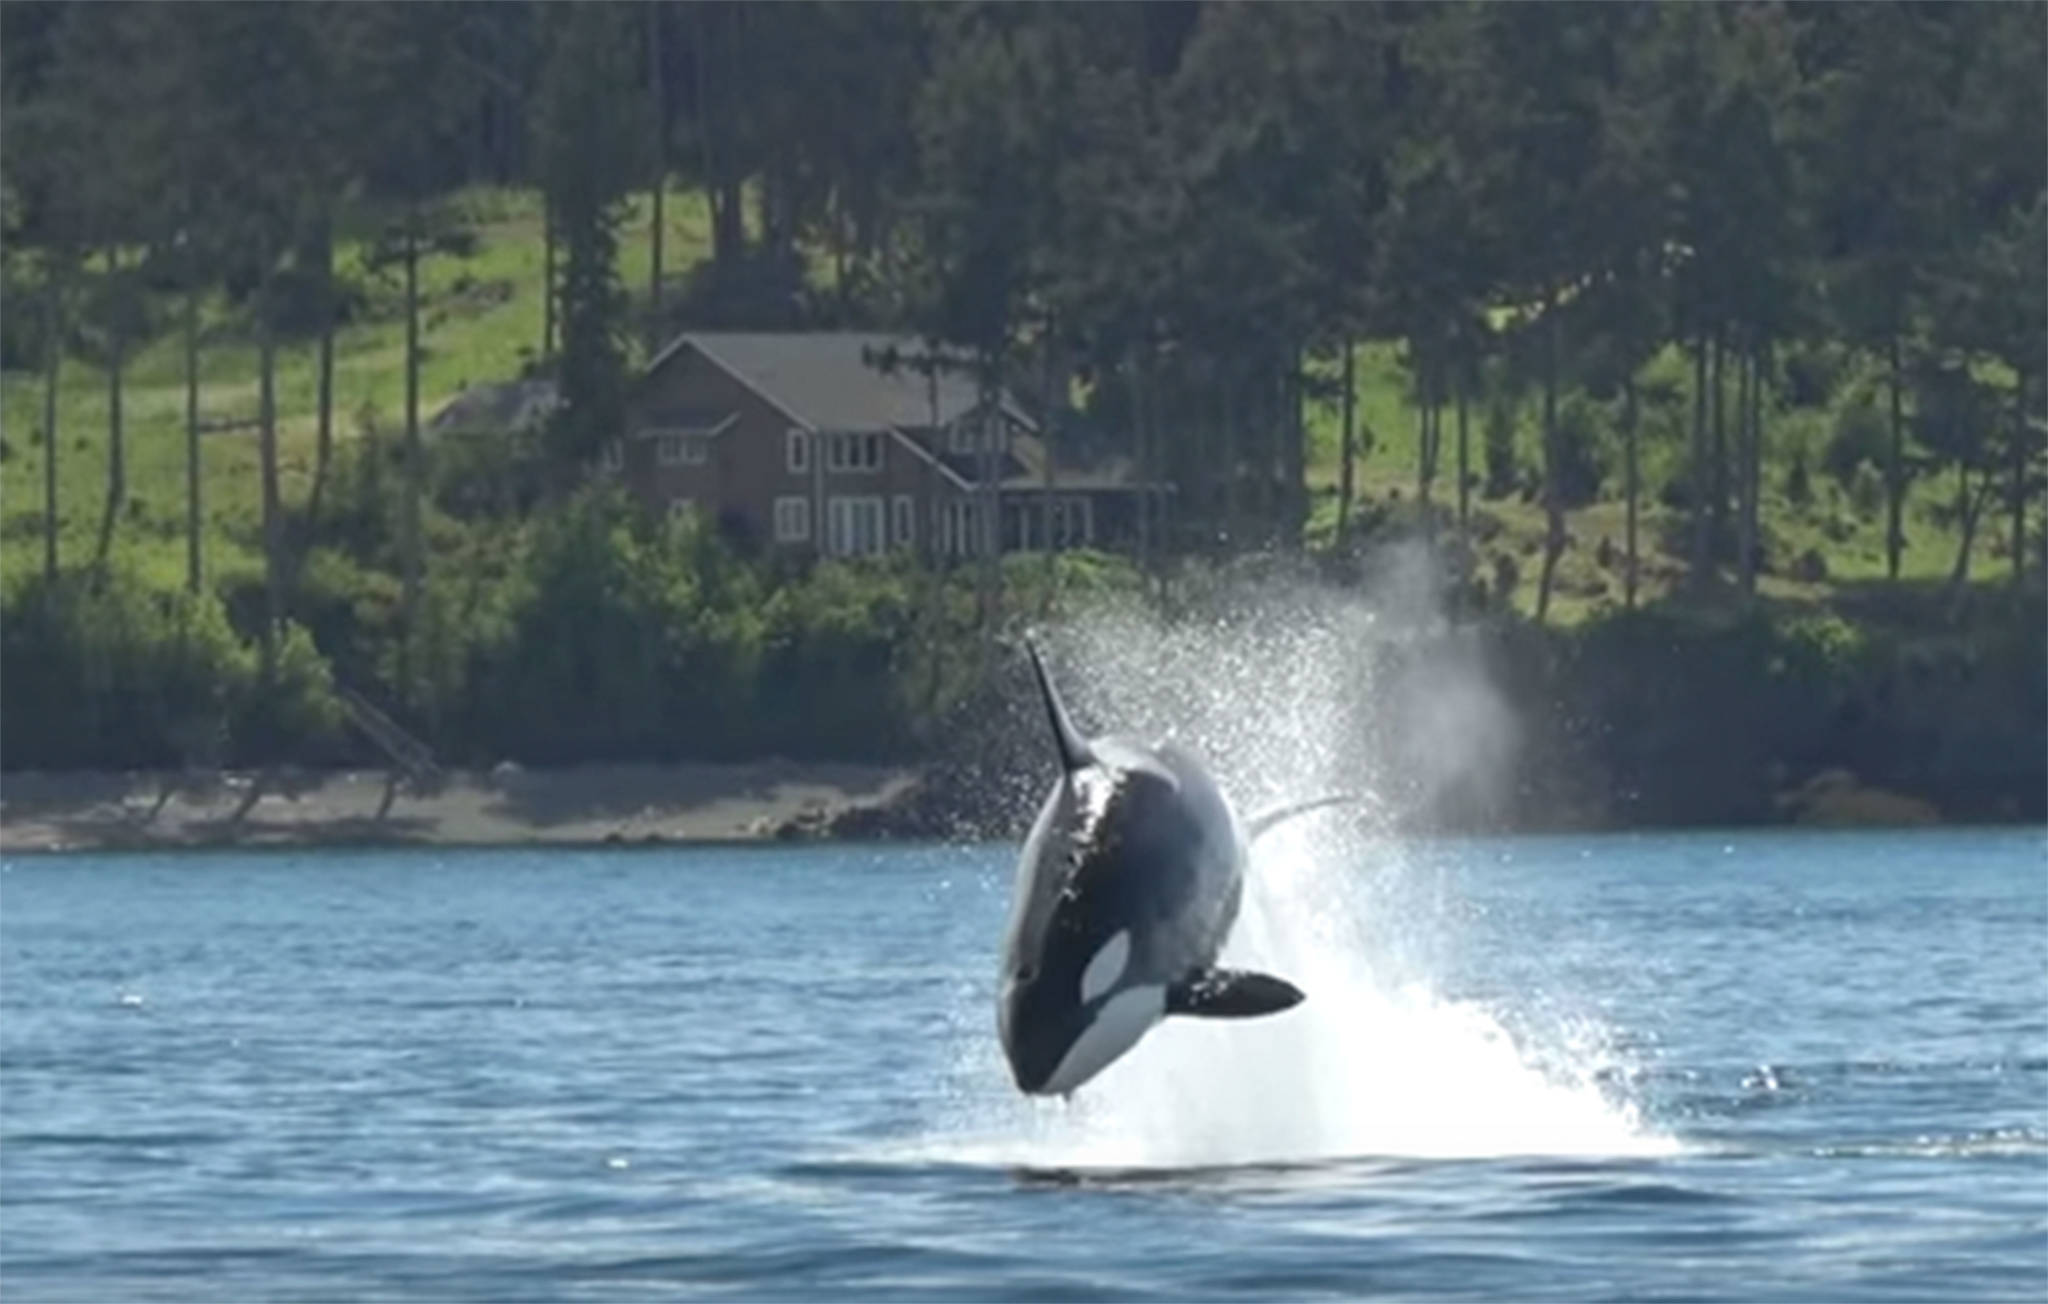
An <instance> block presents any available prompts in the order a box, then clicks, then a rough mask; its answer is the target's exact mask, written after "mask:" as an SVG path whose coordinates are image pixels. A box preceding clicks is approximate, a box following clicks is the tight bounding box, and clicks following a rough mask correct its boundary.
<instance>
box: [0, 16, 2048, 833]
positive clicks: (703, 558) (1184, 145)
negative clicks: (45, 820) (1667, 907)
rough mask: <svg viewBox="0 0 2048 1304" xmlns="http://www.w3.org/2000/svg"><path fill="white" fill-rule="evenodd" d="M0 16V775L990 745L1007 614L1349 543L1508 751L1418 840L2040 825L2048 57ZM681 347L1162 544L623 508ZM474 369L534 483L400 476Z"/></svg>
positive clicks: (576, 23) (930, 754)
mask: <svg viewBox="0 0 2048 1304" xmlns="http://www.w3.org/2000/svg"><path fill="white" fill-rule="evenodd" d="M0 24H4V26H0V56H4V66H0V74H4V82H0V96H4V100H0V251H4V266H0V292H4V302H5V311H4V314H0V367H4V374H0V415H4V438H0V541H4V542H0V581H4V594H0V602H4V606H0V720H4V729H0V765H4V766H5V767H7V768H10V769H19V768H45V769H66V768H91V767H99V768H142V767H162V768H178V767H200V766H217V765H223V764H238V765H250V764H273V763H280V762H291V763H296V764H301V765H332V764H343V763H362V762H365V761H370V762H374V761H375V760H376V758H377V756H378V755H379V753H378V752H377V751H376V749H375V748H374V747H373V746H372V744H371V740H370V738H369V737H368V736H367V735H368V734H372V733H374V732H375V727H374V726H372V727H370V728H369V729H367V730H366V728H365V727H364V724H363V722H364V720H365V719H366V718H368V719H371V720H373V721H375V720H383V721H389V722H396V724H397V725H398V726H400V727H401V728H402V729H403V730H404V731H405V732H406V733H408V734H410V735H412V736H416V737H417V738H419V739H421V740H423V741H424V743H425V745H426V746H427V747H429V748H430V749H431V750H432V752H433V754H434V755H435V756H436V757H438V758H440V759H441V761H442V762H443V763H446V764H473V765H484V766H488V765H490V764H493V763H495V762H496V761H498V760H500V759H505V758H511V759H516V760H518V761H520V762H522V763H531V764H546V763H567V762H574V761H580V760H593V759H624V758H631V759H655V760H674V759H700V758H701V759H733V758H743V757H755V756H766V755H787V756H794V757H819V758H836V759H843V758H856V757H858V758H889V759H921V760H934V761H938V762H941V763H944V762H946V761H947V760H948V759H949V758H952V759H957V758H959V757H962V756H973V757H976V758H978V759H979V760H980V761H982V762H987V761H989V759H990V758H993V757H999V756H1002V755H1007V752H1005V751H1004V750H1003V749H1002V748H1001V747H991V746H990V745H989V734H990V731H991V730H993V729H996V728H998V727H999V726H998V725H997V724H991V723H989V722H991V721H1001V720H1003V719H1006V718H1007V717H1006V716H1004V715H1002V714H1001V713H992V712H990V711H988V710H987V709H985V708H986V706H987V704H988V703H989V702H990V701H991V700H994V699H996V698H1000V697H1003V696H1004V695H1005V694H1008V693H1010V692H1011V690H1012V689H1014V687H1015V680H1014V674H1015V666H1014V665H1013V664H1011V662H1012V661H1013V660H1014V658H1007V659H1006V658H1005V657H1004V656H1003V655H1002V650H1003V648H1004V647H1005V646H1006V644H1007V640H1008V638H1009V637H1010V635H1011V634H1013V633H1014V632H1015V631H1016V630H1017V629H1018V628H1020V627H1021V626H1022V625H1024V624H1026V623H1028V622H1033V621H1042V620H1045V619H1047V618H1048V617H1049V616H1052V615H1054V614H1055V613H1057V612H1059V611H1061V610H1065V609H1070V608H1072V607H1074V606H1075V605H1076V604H1086V603H1089V602H1100V601H1118V602H1135V603H1139V604H1143V605H1147V606H1149V607H1150V608H1151V609H1153V610H1156V611H1163V612H1170V613H1171V612H1178V613H1182V614H1187V613H1199V612H1202V611H1207V610H1213V609H1215V608H1216V607H1217V606H1218V605H1219V604H1221V605H1227V604H1228V603H1229V602H1230V601H1231V599H1230V598H1229V597H1228V596H1227V590H1228V587H1229V585H1228V582H1227V581H1228V579H1229V577H1231V576H1233V575H1244V574H1253V575H1258V576H1266V577H1271V576H1279V575H1284V576H1290V577H1303V578H1304V580H1305V582H1313V583H1315V584H1319V585H1330V586H1336V587H1339V588H1342V587H1345V586H1353V587H1359V586H1364V585H1365V584H1366V582H1367V577H1368V576H1370V575H1371V574H1372V573H1373V571H1374V564H1375V563H1374V559H1375V558H1376V557H1384V556H1385V555H1387V554H1388V552H1389V550H1391V549H1394V548H1397V547H1398V548H1404V549H1412V548H1420V549H1421V550H1422V551H1423V553H1424V554H1425V555H1426V556H1427V557H1428V559H1429V564H1430V574H1431V576H1432V584H1433V585H1434V587H1435V590H1436V594H1437V597H1438V598H1439V599H1440V601H1441V605H1442V609H1443V610H1444V611H1446V612H1447V613H1448V614H1449V616H1450V619H1451V621H1452V622H1453V623H1454V624H1457V625H1460V626H1464V627H1467V628H1469V629H1472V630H1475V631H1477V636H1478V637H1481V638H1482V639H1484V640H1485V642H1486V646H1487V647H1488V649H1489V653H1488V655H1489V656H1490V657H1491V658H1492V659H1493V662H1494V664H1495V665H1496V666H1498V667H1499V670H1498V674H1499V677H1500V678H1501V680H1502V682H1503V683H1505V684H1507V685H1508V686H1509V688H1510V692H1511V696H1512V697H1513V699H1514V701H1515V702H1516V703H1517V705H1518V707H1519V708H1521V709H1522V710H1524V712H1525V713H1526V714H1527V716H1528V717H1529V720H1530V727H1529V730H1528V733H1529V737H1530V739H1531V741H1530V744H1529V746H1530V753H1529V754H1530V757H1531V758H1532V759H1531V766H1530V769H1531V773H1532V775H1533V776H1534V777H1533V778H1532V779H1531V781H1530V783H1529V784H1527V785H1525V786H1524V788H1523V789H1522V790H1520V791H1519V792H1517V793H1516V794H1512V795H1511V796H1509V797H1508V798H1504V799H1503V800H1504V801H1505V802H1506V804H1505V805H1504V806H1498V807H1497V808H1489V809H1488V810H1486V811H1478V812H1474V811H1465V812H1462V813H1458V812H1448V813H1443V814H1442V818H1443V819H1444V820H1446V821H1449V822H1452V823H1464V824H1483V823H1497V824H1514V825H1521V826H1528V825H1532V824H1541V823H1545V822H1562V821H1567V820H1570V819H1575V818H1576V819H1581V820H1583V821H1586V822H1610V823H1616V822H1618V823H1627V822H1656V823H1678V822H1705V821H1738V822H1739V821H1754V820H1765V819H1773V818H1779V817H1781V816H1783V814H1784V813H1785V811H1786V810H1787V806H1786V793H1788V792H1794V791H1797V790H1799V789H1800V788H1801V786H1802V785H1808V786H1810V785H1811V784H1812V783H1814V782H1817V781H1821V780H1823V779H1824V778H1825V776H1827V775H1830V774H1833V773H1837V772H1843V771H1846V772H1851V773H1853V774H1854V775H1855V776H1857V777H1858V778H1859V779H1861V780H1862V781H1865V782H1868V783H1872V784H1881V785H1883V786H1885V787H1887V788H1891V789H1895V790H1897V791H1899V792H1903V793H1908V794H1912V795H1914V796H1915V797H1917V798H1924V799H1925V800H1927V801H1928V802H1931V803H1932V804H1933V806H1934V807H1936V808H1938V809H1939V810H1940V811H1941V812H1942V813H1944V814H1948V815H1953V816H1956V817H1959V818H2015V817H2025V818H2031V819H2039V818H2042V817H2043V816H2044V815H2048V769H2044V765H2048V763H2044V759H2043V758H2044V754H2048V723H2044V720H2048V700H2044V699H2048V688H2044V682H2043V681H2044V678H2048V654H2044V650H2043V622H2044V607H2043V601H2042V580H2043V574H2044V571H2048V543H2044V539H2048V519H2044V501H2043V491H2044V487H2048V418H2044V415H2043V413H2044V406H2048V176H2044V170H2048V7H2043V6H2040V5H2035V4H1998V3H1958V4H1904V3H1878V2H1872V3H1859V4H1853V5H1794V4H1784V3H1770V2H1761V3H1752V2H1742V3H1729V4H1695V3H1647V2H1628V3H1614V4H1599V5H1591V4H1551V3H1504V2H1499V0H1492V2H1487V0H1447V2H1445V3H1426V4H1409V3H1374V2H1370V0H1362V2H1360V3H1279V4H1249V3H1224V2H1220V0H1210V2H1196V0H1162V2H1160V3H1113V2H1112V3H1091V4H1085V5H1081V4H1066V5H1049V4H1013V3H964V4H963V3H916V4H912V3H872V4H832V3H810V2H799V3H778V4H745V3H730V2H727V0H701V2H698V3H675V2H671V0H656V2H649V3H635V4H626V3H585V4H567V3H514V2H508V3H493V4H459V3H443V2H440V0H422V2H415V3H386V2H383V0H353V2H348V3H337V2H329V0H311V2H309V3H294V4H284V3H253V4H227V3H182V4H177V5H155V4H144V3H133V2H122V0H113V2H109V3H90V4H88V3H82V2H79V0H10V2H9V3H8V4H6V5H5V6H4V7H0ZM687 329H749V330H808V329H863V330H888V331H895V332H900V333H903V334H905V335H910V336H917V337H921V338H925V339H928V340H933V341H945V342H948V343H949V344H951V345H954V346H956V347H957V348H958V349H959V350H961V351H962V352H963V353H964V354H965V355H966V356H968V357H969V358H971V360H972V361H971V367H972V369H973V371H974V372H975V374H976V376H977V378H978V379H979V380H981V381H982V382H984V383H986V384H988V385H990V386H992V387H1002V388H1005V389H1007V390H1009V391H1011V392H1013V393H1015V394H1017V395H1018V396H1019V397H1020V398H1021V399H1022V400H1023V401H1024V402H1025V403H1027V404H1028V405H1030V406H1031V408H1032V409H1033V411H1034V412H1035V413H1037V415H1038V418H1039V420H1040V422H1041V425H1042V427H1043V428H1044V430H1045V431H1046V434H1047V438H1048V440H1049V441H1050V442H1052V443H1053V444H1054V445H1055V446H1057V447H1061V448H1066V449H1072V450H1074V451H1075V452H1076V453H1077V454H1101V453H1103V452H1106V451H1114V452H1117V453H1120V454H1122V455H1125V456H1128V457H1129V458H1131V459H1132V461H1133V463H1134V464H1135V465H1137V466H1138V467H1140V468H1143V469H1144V470H1145V472H1146V473H1148V474H1151V475H1154V476H1157V477H1159V478H1161V479H1164V480H1168V481H1170V482H1172V483H1173V484H1174V485H1175V486H1176V487H1177V491H1178V492H1177V495H1176V500H1175V509H1174V512H1173V515H1172V519H1171V521H1170V523H1167V522H1162V523H1160V526H1159V528H1158V529H1157V530H1156V531H1155V532H1154V533H1152V534H1149V535H1147V537H1146V538H1145V540H1144V542H1143V544H1142V546H1141V547H1140V548H1139V549H1138V551H1137V552H1136V553H1135V554H1134V555H1118V556H1111V555H1105V554H1097V553H1066V554H1060V555H1055V556H1050V557H1046V556H1039V557H1035V558H1034V557H1029V556H1012V557H1007V558H1004V559H1002V560H1001V561H1000V562H997V561H993V560H991V561H988V562H985V563H975V564H972V565H968V566H964V567H958V568H952V567H947V566H945V565H941V564H938V563H937V562H936V561H935V560H934V559H931V558H925V557H919V556H914V555H912V556H897V557H892V558H890V559H888V560H886V561H881V562H841V561H830V560H817V561H806V562H803V563H801V564H793V563H791V562H790V561H788V560H787V559H779V558H773V557H762V556H754V555H750V554H749V553H748V552H747V551H746V550H744V549H740V548H736V547H735V546H733V545H732V544H731V543H730V542H729V541H727V540H724V539H722V538H720V537H719V536H718V534H717V532H716V531H715V530H710V529H707V528H703V527H700V526H697V525H695V524H692V523H689V522H681V521H667V520H658V519H654V518H652V517H649V516H646V515H643V514H642V513H641V512H640V511H638V510H637V509H636V508H635V507H633V506H632V505H631V504H630V503H629V502H627V501H626V500H625V499H624V498H623V497H622V496H621V495H620V494H619V493H618V492H617V491H616V490H615V489H614V488H611V487H609V486H607V485H606V484H605V483H604V482H603V481H602V479H601V478H600V477H597V476H595V475H594V474H593V473H592V468H593V464H594V463H595V461H596V460H597V454H598V450H599V449H600V448H601V447H602V446H603V445H604V444H605V443H606V442H608V441H609V440H611V439H612V438H615V437H616V436H617V434H618V433H619V430H620V425H621V423H622V421H623V419H624V416H623V414H624V405H625V403H626V400H627V396H628V395H629V394H630V392H631V387H632V384H633V379H634V376H635V374H636V369H637V368H638V367H639V366H640V365H641V364H642V363H644V361H645V360H646V359H647V358H648V357H649V356H650V355H651V353H652V352H653V351H655V350H657V349H658V348H659V347H660V345H661V344H662V343H663V342H665V341H666V340H667V339H669V338H670V337H672V336H673V335H674V334H675V333H676V332H678V331H681V330H687ZM519 376H524V377H545V378H548V379H550V380H552V381H553V382H554V383H555V385H556V386H557V388H558V392H559V394H560V396H561V400H562V401H561V405H560V406H559V408H557V409H556V410H555V412H554V413H553V415H552V416H551V417H550V418H549V419H548V420H547V422H546V423H545V425H544V427H543V428H542V429H541V430H540V431H539V432H538V434H537V435H536V436H535V437H532V438H524V437H516V436H514V435H513V434H511V433H509V432H508V434H507V436H506V437H505V438H502V439H497V440H491V441H481V442H479V441H473V440H472V441H457V440H436V439H433V438H430V437H429V436H428V433H427V430H426V427H427V423H428V420H429V418H430V417H431V415H432V413H433V411H434V410H435V409H436V408H437V407H438V406H439V405H440V404H442V403H445V402H446V401H447V400H448V399H450V398H452V397H453V396H454V395H455V394H456V393H458V392H460V391H461V390H462V389H463V388H464V387H465V386H467V385H469V384H474V383H480V382H486V381H497V380H505V379H510V378H513V377H519ZM1675 686H1682V690H1680V689H1675ZM976 722H979V723H978V724H977V723H976ZM1539 761H1540V762H1541V763H1540V764H1538V763H1537V762H1539ZM968 772H977V771H975V770H974V767H973V766H967V767H964V768H963V769H962V773H968ZM1624 789H1625V790H1626V791H1627V793H1628V794H1629V796H1628V798H1627V800H1626V801H1625V802H1623V801H1621V800H1620V799H1619V798H1617V797H1615V796H1614V794H1615V793H1618V792H1621V791H1623V790H1624Z"/></svg>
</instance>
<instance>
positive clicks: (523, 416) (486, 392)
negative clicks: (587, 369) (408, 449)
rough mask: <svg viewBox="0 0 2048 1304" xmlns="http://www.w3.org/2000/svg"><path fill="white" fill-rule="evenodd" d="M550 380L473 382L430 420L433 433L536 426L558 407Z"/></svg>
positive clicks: (498, 430) (430, 431)
mask: <svg viewBox="0 0 2048 1304" xmlns="http://www.w3.org/2000/svg"><path fill="white" fill-rule="evenodd" d="M557 402H558V399H557V397H556V394H555V383H554V382H553V381H551V380H506V381H492V382H488V383H485V384H481V385H471V386H470V387H469V388H468V389H465V390H463V391H462V392H461V393H460V394H457V395H456V396H455V397H454V398H452V399H450V400H448V403H447V406H445V407H443V408H442V409H441V410H440V411H439V412H436V413H435V414H434V415H433V417H432V418H431V419H429V420H428V422H427V431H428V433H430V434H443V433H446V432H449V431H458V430H460V431H489V432H494V433H495V432H500V431H509V430H523V429H537V428H538V427H539V426H540V425H541V423H542V422H544V421H546V420H547V418H548V414H549V413H551V412H553V411H554V410H555V405H556V403H557Z"/></svg>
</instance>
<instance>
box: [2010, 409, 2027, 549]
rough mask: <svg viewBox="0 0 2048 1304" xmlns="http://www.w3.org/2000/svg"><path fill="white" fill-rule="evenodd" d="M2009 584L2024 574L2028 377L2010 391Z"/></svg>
mask: <svg viewBox="0 0 2048 1304" xmlns="http://www.w3.org/2000/svg"><path fill="white" fill-rule="evenodd" d="M2010 488H2011V493H2012V501H2011V502H2010V504H2009V505H2008V506H2009V510H2010V511H2011V512H2012V583H2013V587H2014V588H2018V587H2019V584H2020V581H2021V580H2022V579H2024V578H2026V574H2027V373H2026V372H2024V371H2022V372H2020V373H2019V374H2018V375H2017V376H2015V377H2014V378H2013V387H2012V485H2011V486H2010Z"/></svg>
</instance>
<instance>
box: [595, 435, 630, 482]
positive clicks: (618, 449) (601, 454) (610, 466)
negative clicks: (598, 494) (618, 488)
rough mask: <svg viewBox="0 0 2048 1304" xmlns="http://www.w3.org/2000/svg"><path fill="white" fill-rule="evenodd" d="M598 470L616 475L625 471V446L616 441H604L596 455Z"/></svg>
mask: <svg viewBox="0 0 2048 1304" xmlns="http://www.w3.org/2000/svg"><path fill="white" fill-rule="evenodd" d="M597 467H598V470H600V471H604V472H607V473H609V474H612V475H617V474H618V473H619V472H621V471H623V470H625V469H626V446H625V445H624V444H622V443H620V442H619V441H618V440H616V439H611V440H607V441H605V445H604V447H603V448H601V449H599V450H598V453H597Z"/></svg>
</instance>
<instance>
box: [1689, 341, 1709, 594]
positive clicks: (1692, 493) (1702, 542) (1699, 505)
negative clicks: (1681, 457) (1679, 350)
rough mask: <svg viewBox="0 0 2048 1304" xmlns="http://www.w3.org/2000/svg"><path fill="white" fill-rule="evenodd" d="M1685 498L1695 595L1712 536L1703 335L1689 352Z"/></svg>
mask: <svg viewBox="0 0 2048 1304" xmlns="http://www.w3.org/2000/svg"><path fill="white" fill-rule="evenodd" d="M1687 479H1688V484H1687V485H1686V490H1687V494H1686V496H1687V497H1688V498H1690V499H1691V502H1690V503H1689V504H1688V505H1689V506H1690V507H1691V508H1692V559H1691V565H1690V571H1691V574H1690V576H1689V579H1690V582H1691V586H1692V589H1693V591H1694V592H1695V593H1704V592H1705V591H1706V588H1707V585H1708V584H1709V583H1710V582H1711V581H1712V579H1713V573H1714V570H1713V567H1714V563H1713V550H1712V547H1711V546H1710V545H1711V543H1712V538H1713V536H1712V535H1711V534H1710V533H1709V525H1710V522H1709V518H1708V515H1707V333H1706V331H1705V330H1701V331H1700V333H1699V334H1698V335H1697V336H1695V337H1694V339H1693V351H1692V472H1691V474H1690V475H1689V476H1688V477H1687Z"/></svg>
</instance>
